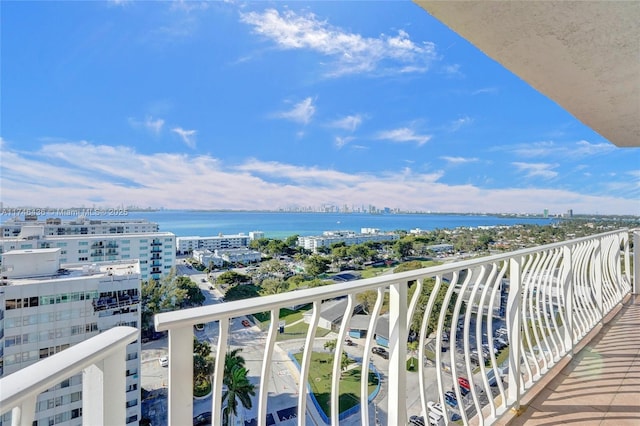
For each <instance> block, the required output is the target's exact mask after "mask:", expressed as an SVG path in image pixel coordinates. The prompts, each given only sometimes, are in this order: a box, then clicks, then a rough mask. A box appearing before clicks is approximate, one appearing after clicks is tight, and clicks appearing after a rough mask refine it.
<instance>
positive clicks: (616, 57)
mask: <svg viewBox="0 0 640 426" xmlns="http://www.w3.org/2000/svg"><path fill="white" fill-rule="evenodd" d="M414 1H415V2H416V3H417V4H418V5H420V6H421V7H422V8H424V9H425V10H426V11H427V12H429V13H430V14H431V15H433V16H434V17H435V18H436V19H438V20H440V21H442V22H443V23H444V24H445V25H447V26H448V27H449V28H451V29H452V30H453V31H455V32H456V33H458V34H459V35H460V36H462V37H464V38H465V39H467V40H468V41H469V42H470V43H472V44H473V45H475V46H476V47H477V48H478V49H480V50H481V51H482V52H484V53H485V54H486V55H488V56H489V57H491V58H492V59H494V60H496V61H497V62H499V63H500V64H502V65H503V66H504V67H505V68H507V69H509V70H510V71H511V72H513V73H514V74H516V75H517V76H519V77H520V78H522V79H523V80H524V81H526V82H527V83H528V84H530V85H531V86H532V87H533V88H535V89H536V90H538V91H539V92H541V93H542V94H544V95H545V96H547V97H549V98H550V99H552V100H554V101H555V102H556V103H558V104H559V105H560V106H562V107H563V108H564V109H565V110H567V111H568V112H570V113H571V114H573V115H574V116H575V117H576V118H577V119H578V120H580V121H581V122H583V123H584V124H586V125H587V126H589V127H591V128H592V129H593V130H595V131H596V132H598V133H599V134H600V135H602V136H603V137H605V138H606V139H608V140H609V141H610V142H611V143H613V144H615V145H617V146H619V147H632V146H636V147H637V146H640V1H637V0H630V1H423V0H414ZM532 120H535V117H532Z"/></svg>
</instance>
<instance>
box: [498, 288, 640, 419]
mask: <svg viewBox="0 0 640 426" xmlns="http://www.w3.org/2000/svg"><path fill="white" fill-rule="evenodd" d="M525 405H526V409H525V411H524V412H523V413H522V414H521V415H520V416H519V417H514V418H512V419H511V420H510V421H509V422H508V423H507V424H509V425H527V426H528V425H558V424H575V425H580V426H591V425H611V426H617V425H634V426H638V425H640V295H636V296H632V297H630V298H629V299H628V300H627V301H626V302H625V304H624V305H623V307H622V309H620V311H619V312H618V313H617V314H616V315H615V317H613V318H612V319H611V320H610V321H609V322H606V324H605V325H604V326H603V327H602V328H601V329H600V331H599V332H598V334H597V335H596V336H595V337H594V338H593V339H592V340H591V341H590V342H589V343H588V344H587V345H586V346H585V347H584V348H582V349H581V350H580V352H578V353H577V354H576V356H575V357H574V359H573V360H571V362H569V363H568V364H567V365H566V366H565V367H564V368H563V369H562V370H561V371H560V373H559V374H558V375H557V376H555V377H554V378H553V379H552V380H550V381H549V382H548V383H547V384H546V385H545V386H544V389H543V390H541V391H540V392H539V393H538V394H537V396H535V397H534V398H533V399H532V400H531V401H529V402H526V401H525Z"/></svg>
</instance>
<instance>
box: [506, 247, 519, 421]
mask: <svg viewBox="0 0 640 426" xmlns="http://www.w3.org/2000/svg"><path fill="white" fill-rule="evenodd" d="M521 265H522V257H520V258H511V259H510V260H509V296H508V299H507V332H508V334H509V343H510V345H509V375H508V377H509V387H508V389H507V404H508V405H509V406H511V407H513V408H512V409H514V410H519V409H520V398H521V396H522V374H521V362H522V359H521V353H520V348H521V344H520V342H522V333H521V330H522V316H521V314H520V309H521V299H522V297H521V294H522V276H521Z"/></svg>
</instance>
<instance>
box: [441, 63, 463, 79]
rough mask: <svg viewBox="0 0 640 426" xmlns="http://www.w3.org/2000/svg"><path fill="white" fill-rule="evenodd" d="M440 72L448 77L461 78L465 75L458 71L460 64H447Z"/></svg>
mask: <svg viewBox="0 0 640 426" xmlns="http://www.w3.org/2000/svg"><path fill="white" fill-rule="evenodd" d="M442 72H443V73H444V74H446V75H447V76H448V77H457V78H463V77H464V76H465V75H464V74H463V73H462V71H460V64H449V65H444V66H443V67H442Z"/></svg>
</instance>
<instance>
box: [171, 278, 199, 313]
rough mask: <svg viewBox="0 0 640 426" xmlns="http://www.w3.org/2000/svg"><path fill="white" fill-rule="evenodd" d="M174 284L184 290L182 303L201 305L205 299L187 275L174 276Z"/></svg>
mask: <svg viewBox="0 0 640 426" xmlns="http://www.w3.org/2000/svg"><path fill="white" fill-rule="evenodd" d="M176 285H177V286H178V288H179V289H182V290H185V291H186V295H185V298H184V299H183V300H184V302H183V303H184V304H187V305H190V306H202V304H203V303H204V301H205V297H204V294H202V291H201V290H200V287H198V284H196V283H195V282H193V281H192V280H191V278H189V277H176Z"/></svg>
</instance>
